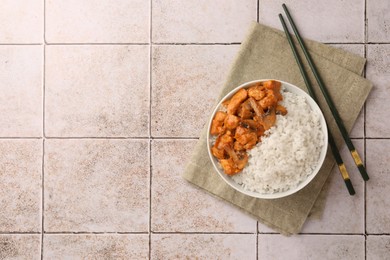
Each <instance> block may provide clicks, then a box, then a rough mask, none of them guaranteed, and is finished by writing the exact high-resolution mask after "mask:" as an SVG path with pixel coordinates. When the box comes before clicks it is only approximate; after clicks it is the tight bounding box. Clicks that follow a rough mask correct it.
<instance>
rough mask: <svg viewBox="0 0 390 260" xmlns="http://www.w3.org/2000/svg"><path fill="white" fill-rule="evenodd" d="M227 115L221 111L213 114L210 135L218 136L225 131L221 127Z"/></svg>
mask: <svg viewBox="0 0 390 260" xmlns="http://www.w3.org/2000/svg"><path fill="white" fill-rule="evenodd" d="M226 116H227V114H226V113H224V112H222V111H217V113H215V116H214V119H213V121H212V122H211V128H210V134H212V135H219V134H222V133H223V132H224V131H225V128H224V127H223V122H224V121H225V118H226Z"/></svg>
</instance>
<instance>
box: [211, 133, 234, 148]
mask: <svg viewBox="0 0 390 260" xmlns="http://www.w3.org/2000/svg"><path fill="white" fill-rule="evenodd" d="M233 141H234V140H233V135H232V132H230V131H226V133H225V134H223V135H221V136H219V137H218V138H217V140H216V141H215V146H216V147H217V148H218V149H224V148H225V147H227V146H228V147H232V146H233Z"/></svg>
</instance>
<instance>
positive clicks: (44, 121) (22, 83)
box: [0, 0, 390, 259]
mask: <svg viewBox="0 0 390 260" xmlns="http://www.w3.org/2000/svg"><path fill="white" fill-rule="evenodd" d="M284 2H286V4H287V5H288V6H289V7H290V10H291V12H292V14H293V16H294V17H295V18H296V21H297V24H298V26H299V28H301V30H302V33H303V35H304V36H306V37H309V38H312V39H315V40H318V41H321V42H325V43H329V44H331V45H334V46H336V47H339V48H342V49H345V50H348V51H351V52H354V53H357V54H359V55H361V56H364V57H366V58H367V60H368V62H367V67H366V70H365V75H366V77H367V78H368V79H369V80H371V81H372V82H373V83H374V89H373V91H372V92H371V94H370V96H369V98H368V100H367V102H366V105H365V107H364V109H363V110H362V112H361V114H360V117H359V119H358V121H357V122H356V125H355V127H354V129H353V131H352V134H351V136H352V137H353V138H354V140H353V141H354V143H355V144H356V146H357V148H358V150H359V151H360V152H361V154H363V155H364V159H365V162H366V166H367V169H368V172H369V174H370V177H371V179H370V181H369V182H367V183H365V184H364V183H363V182H362V180H361V178H360V176H359V174H358V172H357V170H354V169H355V168H354V166H353V164H352V161H351V160H350V158H349V156H348V154H347V150H346V149H345V148H344V149H343V150H342V154H343V155H344V158H346V161H347V166H348V167H349V168H350V169H351V170H350V171H351V175H352V181H353V182H354V184H355V189H356V192H357V194H356V196H354V197H350V196H348V194H347V192H346V190H345V188H344V184H343V182H342V180H341V178H340V177H339V175H338V173H337V172H334V173H333V174H332V176H331V177H330V179H329V181H328V184H327V186H326V192H325V195H326V196H327V200H326V205H325V209H324V213H323V215H322V218H321V219H317V218H314V217H311V218H309V219H308V221H307V222H306V224H305V226H304V228H303V230H302V234H300V235H296V236H292V237H283V236H281V235H279V234H276V233H274V232H273V231H272V230H270V229H268V228H266V227H265V226H263V225H261V224H258V223H257V222H256V220H254V219H253V218H251V217H249V216H247V215H246V214H244V213H242V212H241V211H239V210H238V209H236V208H234V207H233V206H230V205H228V204H226V203H224V202H222V201H220V200H218V199H216V198H214V197H211V196H209V195H207V194H205V193H204V192H202V191H200V190H198V189H196V188H194V187H193V186H191V185H189V184H187V183H186V182H185V181H184V180H182V179H181V177H180V174H181V173H182V171H183V167H184V165H185V162H186V160H188V158H189V156H190V153H191V150H192V148H193V146H194V144H195V143H196V139H197V137H198V134H199V131H200V129H201V128H202V127H203V125H204V124H205V122H206V119H207V118H208V116H209V111H210V108H211V107H212V104H213V102H214V101H215V98H216V96H217V93H218V90H219V88H220V87H221V84H222V82H223V80H224V78H225V76H226V73H227V70H228V68H229V66H230V63H231V62H232V60H233V58H234V55H235V54H236V53H237V50H238V49H239V45H240V41H241V40H242V39H243V37H244V35H245V33H246V29H247V27H248V25H249V24H250V22H251V21H252V20H259V21H260V22H262V23H265V24H268V25H271V26H274V27H278V28H280V26H279V21H278V18H277V13H279V12H281V11H282V9H281V3H282V1H273V0H272V1H271V0H260V1H257V0H245V1H239V0H223V1H222V0H212V1H208V0H200V1H189V0H188V1H174V0H151V1H146V0H117V1H109V0H101V1H98V2H96V1H92V0H84V1H76V0H68V1H59V0H47V1H43V0H31V1H21V0H15V1H6V0H0V6H1V8H0V17H2V18H1V20H0V89H1V95H0V125H1V128H0V137H1V138H0V155H1V156H0V208H1V210H0V259H9V258H12V259H40V258H43V259H65V258H67V259H147V258H151V259H174V258H177V259H183V258H186V257H187V258H190V259H191V258H196V257H198V259H256V258H258V259H389V257H390V236H389V234H390V210H389V208H390V197H389V195H388V194H389V191H390V177H389V176H390V170H389V169H390V167H389V161H390V156H389V154H390V127H389V126H390V124H389V121H388V118H389V117H388V115H389V114H390V104H389V100H390V91H389V90H390V88H389V86H390V83H389V82H390V2H389V1H388V0H376V1H374V0H344V1H339V0H329V1H321V0H315V1H312V0H303V1H293V0H285V1H284Z"/></svg>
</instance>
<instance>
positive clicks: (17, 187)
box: [0, 140, 42, 246]
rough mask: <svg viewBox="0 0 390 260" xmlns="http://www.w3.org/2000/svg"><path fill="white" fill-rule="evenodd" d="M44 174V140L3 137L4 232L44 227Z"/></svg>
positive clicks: (0, 218) (0, 228) (0, 190)
mask: <svg viewBox="0 0 390 260" xmlns="http://www.w3.org/2000/svg"><path fill="white" fill-rule="evenodd" d="M41 174H42V140H1V141H0V198H1V199H0V208H1V210H0V232H39V231H40V230H41V194H42V190H41V182H42V179H41ZM0 246H1V243H0Z"/></svg>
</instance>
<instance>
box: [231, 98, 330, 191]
mask: <svg viewBox="0 0 390 260" xmlns="http://www.w3.org/2000/svg"><path fill="white" fill-rule="evenodd" d="M282 95H283V101H282V102H281V104H282V105H283V106H285V107H286V108H287V111H288V113H287V115H285V116H281V115H277V119H276V124H275V125H274V126H273V127H272V128H271V129H269V130H268V131H266V133H265V136H264V137H262V141H261V142H260V143H258V144H257V145H256V147H255V148H253V149H252V150H249V151H248V153H249V161H248V164H247V166H246V167H245V168H244V170H243V171H242V172H241V173H239V174H236V175H234V176H232V178H233V180H234V181H235V182H236V183H238V184H240V185H242V186H243V188H244V189H245V190H248V191H254V192H259V193H263V194H269V193H275V192H283V191H287V190H290V189H292V188H295V187H297V186H298V185H299V184H300V183H301V182H302V181H304V180H305V179H306V178H307V177H308V175H310V174H311V173H312V172H313V170H314V169H315V168H316V166H317V163H318V160H319V157H320V153H321V148H322V146H323V145H324V142H323V140H324V136H323V133H322V131H321V124H320V115H319V114H318V113H315V112H314V111H312V110H311V108H310V106H309V105H308V104H307V103H306V100H305V98H304V97H302V96H298V95H296V94H293V93H291V92H282Z"/></svg>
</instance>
